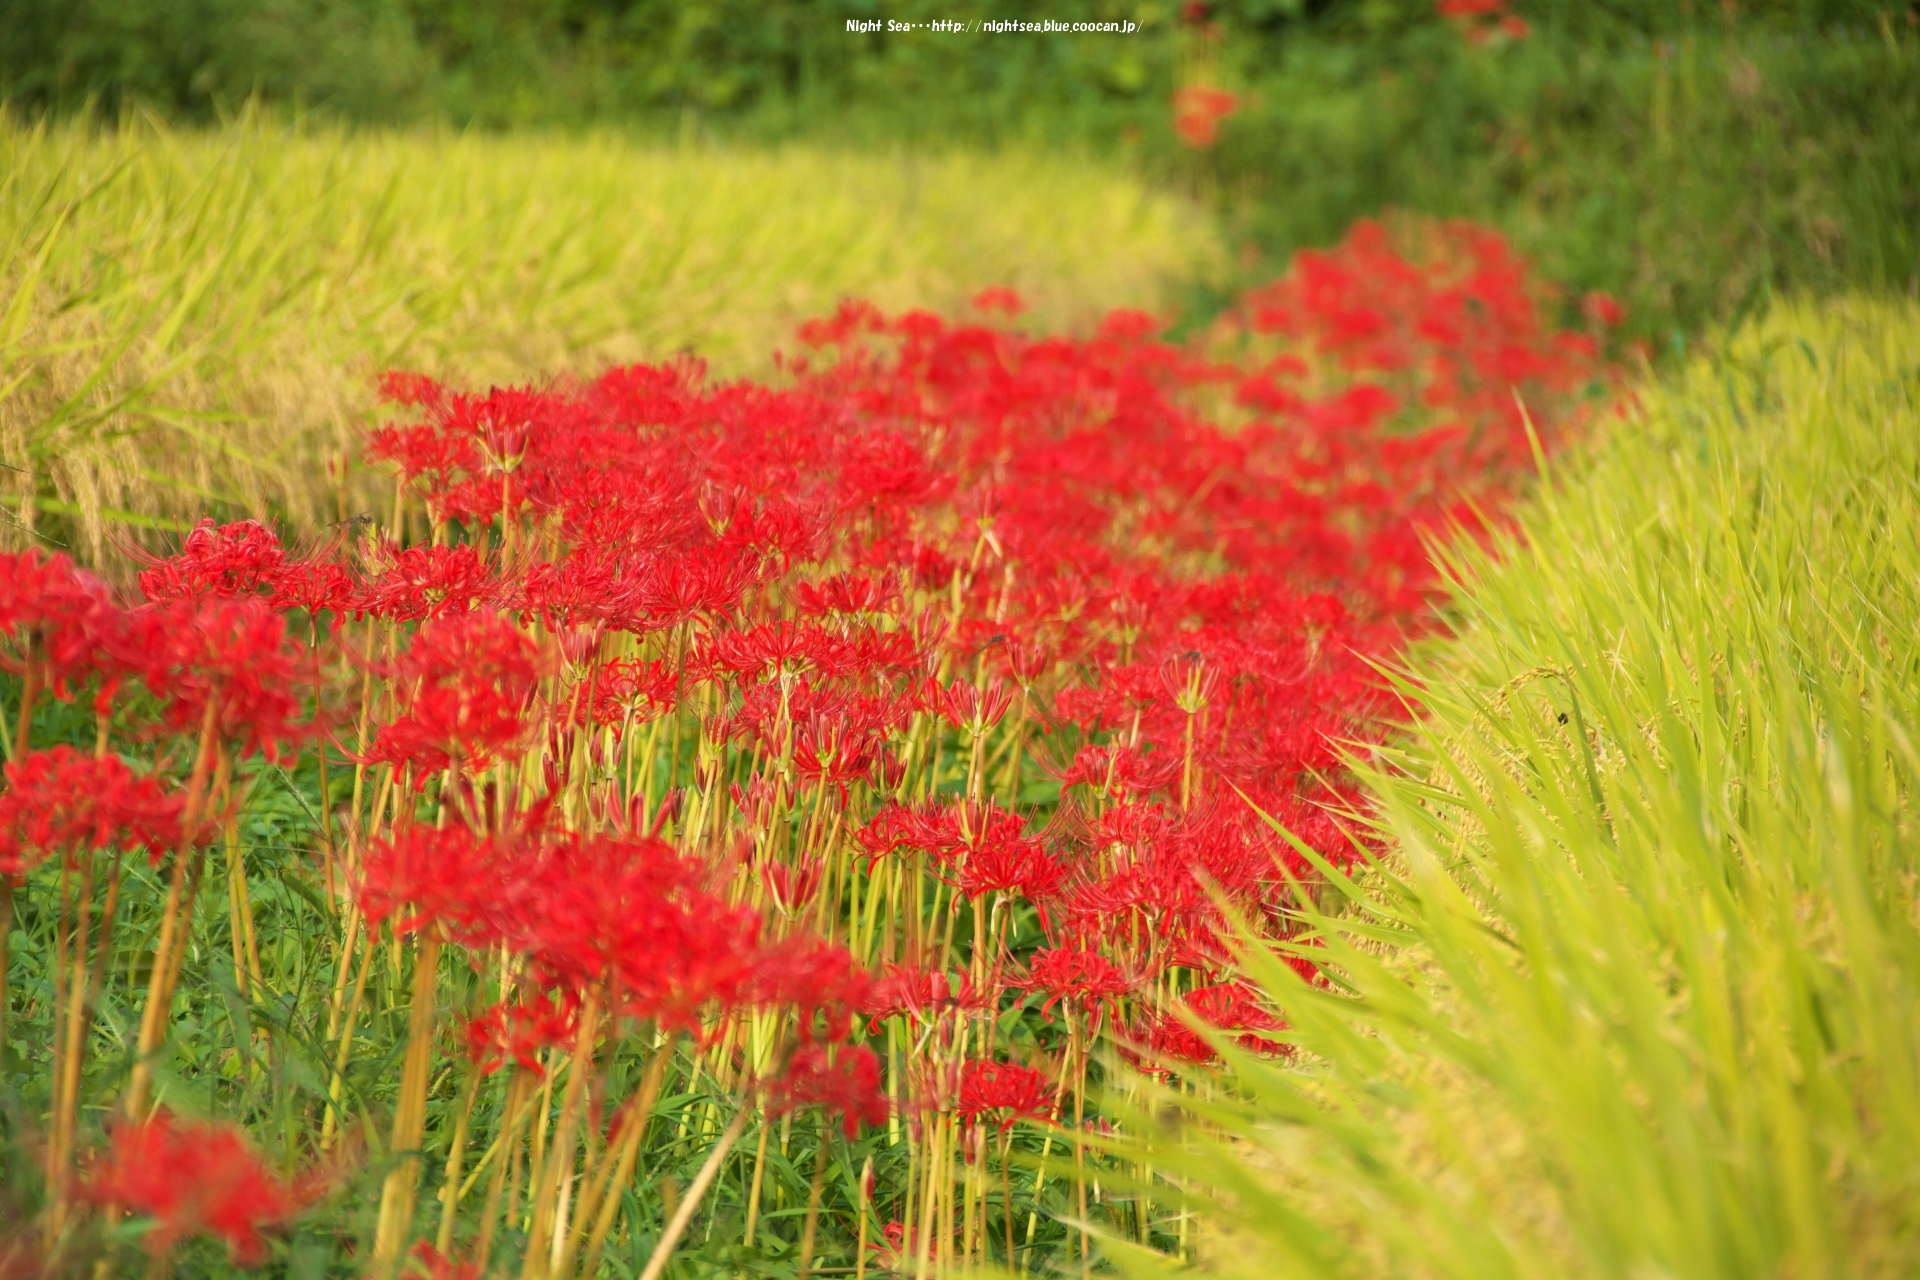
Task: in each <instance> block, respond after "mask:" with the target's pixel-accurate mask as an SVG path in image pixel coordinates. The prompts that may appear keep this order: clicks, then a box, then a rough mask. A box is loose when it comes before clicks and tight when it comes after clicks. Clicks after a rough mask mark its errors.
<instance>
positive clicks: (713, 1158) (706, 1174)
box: [640, 1107, 748, 1280]
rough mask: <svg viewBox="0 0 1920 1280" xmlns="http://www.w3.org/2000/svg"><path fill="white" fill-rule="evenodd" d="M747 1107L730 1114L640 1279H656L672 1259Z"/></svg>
mask: <svg viewBox="0 0 1920 1280" xmlns="http://www.w3.org/2000/svg"><path fill="white" fill-rule="evenodd" d="M747 1114H748V1108H746V1107H740V1108H739V1109H737V1110H736V1111H735V1112H734V1113H733V1123H731V1124H729V1125H728V1126H727V1129H726V1132H725V1133H722V1134H721V1135H720V1141H718V1142H716V1143H715V1144H714V1146H713V1150H712V1151H710V1152H708V1153H707V1161H706V1163H705V1164H703V1165H701V1166H700V1172H699V1173H697V1174H695V1175H694V1178H693V1185H692V1186H690V1187H688V1188H687V1195H686V1198H685V1199H684V1200H682V1201H681V1202H680V1207H679V1208H678V1209H676V1210H674V1214H673V1218H672V1220H671V1221H669V1222H668V1223H667V1228H666V1230H665V1231H663V1232H661V1233H660V1242H659V1243H658V1244H656V1245H654V1246H653V1256H652V1257H650V1258H648V1259H647V1269H646V1270H645V1271H642V1272H641V1273H640V1280H660V1273H661V1272H662V1271H665V1270H666V1269H667V1259H669V1258H671V1257H672V1256H673V1247H674V1246H675V1245H677V1244H679V1243H680V1237H681V1236H682V1235H683V1234H685V1233H686V1230H687V1224H688V1223H689V1222H692V1221H693V1211H694V1210H695V1209H698V1208H699V1207H700V1201H701V1200H702V1199H703V1198H705V1196H706V1194H707V1188H708V1187H711V1186H712V1185H713V1180H714V1179H715V1178H717V1177H719V1176H720V1165H721V1163H722V1162H723V1161H724V1160H725V1159H726V1158H727V1152H729V1151H731V1150H733V1144H734V1143H735V1142H738V1141H739V1140H740V1134H741V1132H742V1131H743V1130H744V1129H745V1128H746V1127H747Z"/></svg>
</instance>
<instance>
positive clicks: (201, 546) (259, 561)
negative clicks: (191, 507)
mask: <svg viewBox="0 0 1920 1280" xmlns="http://www.w3.org/2000/svg"><path fill="white" fill-rule="evenodd" d="M286 559H287V553H286V550H285V548H283V547H282V546H281V545H280V539H279V538H278V537H277V536H275V534H274V532H273V530H271V529H269V528H267V527H266V526H265V525H263V524H261V523H259V522H258V521H256V520H241V521H237V522H235V523H233V524H224V525H223V524H215V523H214V522H213V520H212V519H211V518H207V519H203V520H201V521H200V523H199V524H196V525H195V526H194V527H193V528H192V530H191V531H189V532H188V534H187V536H186V538H185V539H184V540H183V541H182V542H181V544H180V551H179V554H177V555H174V556H172V557H169V558H168V559H165V560H162V561H160V562H159V563H157V564H155V565H154V567H153V568H151V569H148V570H145V571H144V572H142V573H141V575H140V591H141V594H143V595H145V596H146V598H147V599H149V600H175V599H178V598H180V597H182V596H200V595H216V596H245V595H252V594H254V593H255V592H256V591H259V590H261V589H263V588H264V589H271V588H273V586H274V585H275V583H276V582H277V580H278V578H279V575H280V571H281V568H282V567H283V566H284V565H285V563H286Z"/></svg>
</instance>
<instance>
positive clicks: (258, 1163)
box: [86, 1110, 308, 1266]
mask: <svg viewBox="0 0 1920 1280" xmlns="http://www.w3.org/2000/svg"><path fill="white" fill-rule="evenodd" d="M86 1194H87V1197H88V1198H89V1199H91V1200H93V1201H95V1202H97V1203H100V1204H108V1205H115V1206H118V1207H119V1208H122V1209H128V1210H131V1211H133V1212H134V1213H137V1214H141V1215H143V1216H145V1217H148V1218H151V1219H153V1226H152V1227H151V1228H150V1229H149V1230H148V1231H147V1233H146V1235H145V1236H144V1237H143V1238H142V1243H143V1244H144V1245H145V1247H146V1248H147V1250H148V1252H150V1253H152V1254H153V1255H154V1256H155V1257H156V1258H157V1257H163V1256H164V1255H166V1254H167V1253H168V1252H169V1251H171V1250H172V1248H173V1246H174V1245H175V1244H177V1243H178V1242H180V1241H181V1240H184V1239H186V1238H188V1237H189V1236H194V1235H201V1234H206V1235H213V1236H218V1237H219V1238H220V1239H221V1240H223V1241H225V1242H226V1245H227V1248H228V1249H229V1251H231V1253H232V1255H233V1258H234V1260H235V1261H236V1262H239V1263H241V1264H242V1265H246V1266H250V1265H252V1264H253V1263H255V1262H258V1261H259V1260H260V1258H261V1256H262V1254H263V1253H264V1251H265V1247H266V1238H265V1235H264V1234H263V1233H264V1232H266V1231H268V1230H270V1229H272V1228H274V1227H277V1226H280V1225H282V1224H284V1223H286V1222H287V1221H288V1220H289V1219H291V1218H292V1217H293V1215H294V1214H295V1213H296V1212H298V1210H299V1209H300V1207H301V1205H302V1204H303V1203H305V1201H306V1199H307V1198H308V1196H307V1194H306V1193H305V1192H303V1190H302V1189H301V1188H299V1187H295V1186H290V1185H288V1184H287V1183H285V1182H283V1181H282V1180H281V1179H280V1178H278V1177H277V1176H275V1175H274V1174H273V1173H272V1172H271V1171H270V1170H269V1169H268V1168H267V1167H266V1165H265V1163H264V1162H263V1161H262V1160H261V1158H260V1156H259V1154H258V1153H257V1152H256V1151H254V1149H253V1147H252V1146H251V1144H249V1143H248V1141H247V1139H246V1137H245V1136H244V1135H243V1134H242V1133H241V1132H240V1131H239V1130H238V1129H235V1128H233V1127H232V1126H230V1125H223V1124H213V1123H206V1122H200V1121H193V1120H181V1119H177V1118H176V1117H174V1116H173V1115H172V1114H171V1113H170V1112H167V1111H164V1110H163V1111H157V1112H155V1113H154V1115H153V1116H152V1118H151V1119H149V1120H147V1121H146V1122H144V1123H142V1124H127V1125H122V1126H121V1127H120V1128H119V1129H118V1130H117V1131H115V1133H114V1135H113V1147H112V1150H111V1152H110V1153H109V1154H108V1155H107V1157H106V1158H105V1159H104V1160H103V1161H102V1162H101V1163H100V1164H99V1165H98V1167H96V1168H95V1169H94V1170H93V1171H92V1173H91V1174H90V1176H89V1177H88V1179H87V1182H86Z"/></svg>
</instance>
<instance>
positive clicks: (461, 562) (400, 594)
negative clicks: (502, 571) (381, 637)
mask: <svg viewBox="0 0 1920 1280" xmlns="http://www.w3.org/2000/svg"><path fill="white" fill-rule="evenodd" d="M378 558H379V560H380V561H381V562H382V567H380V568H379V570H378V572H376V573H375V574H374V575H373V576H372V577H371V578H369V579H368V580H367V581H366V582H365V583H363V584H362V585H361V587H360V590H359V592H358V593H357V594H356V595H355V596H354V597H353V598H352V600H351V601H350V602H349V604H348V607H349V608H351V609H354V610H355V611H357V612H361V613H370V614H372V615H373V616H375V617H376V618H387V619H390V620H392V621H394V622H415V621H418V620H419V619H422V618H437V617H439V616H440V615H441V614H443V613H464V612H466V611H467V610H469V609H471V608H473V607H474V606H475V605H477V604H479V603H481V602H482V601H483V600H486V599H487V598H488V597H489V596H490V595H491V594H493V592H494V591H495V590H496V589H497V587H498V584H497V583H496V582H495V581H494V579H493V576H492V574H491V572H490V571H489V569H488V567H487V565H486V563H485V562H484V561H482V560H481V558H480V556H479V553H477V552H476V551H475V550H474V549H473V548H472V547H471V546H469V545H467V544H466V543H461V544H460V545H459V546H454V547H408V548H407V549H406V550H404V551H402V550H399V549H397V548H395V547H393V546H391V545H388V546H385V547H382V548H380V549H379V551H378Z"/></svg>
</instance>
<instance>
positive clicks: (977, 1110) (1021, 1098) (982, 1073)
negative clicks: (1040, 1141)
mask: <svg viewBox="0 0 1920 1280" xmlns="http://www.w3.org/2000/svg"><path fill="white" fill-rule="evenodd" d="M1057 1092H1058V1091H1057V1090H1056V1089H1055V1088H1054V1087H1053V1085H1052V1084H1051V1083H1049V1081H1048V1080H1047V1077H1046V1076H1045V1075H1044V1074H1042V1073H1041V1072H1039V1071H1036V1070H1034V1069H1033V1068H1032V1067H1022V1066H1017V1065H1015V1064H1014V1063H1011V1062H990V1061H979V1060H975V1061H971V1062H968V1063H967V1064H966V1065H965V1066H963V1067H962V1068H961V1070H960V1103H959V1106H958V1107H957V1108H956V1109H957V1110H958V1112H959V1114H960V1115H961V1116H962V1117H963V1118H965V1119H968V1120H978V1119H979V1118H980V1117H981V1116H983V1115H985V1114H986V1113H987V1112H989V1111H1002V1112H1005V1113H1006V1114H1005V1115H1004V1116H1003V1117H1002V1118H1001V1121H1000V1128H1001V1130H1002V1131H1005V1130H1007V1129H1009V1128H1011V1127H1012V1126H1013V1122H1014V1121H1015V1120H1018V1119H1021V1118H1023V1117H1025V1118H1027V1119H1032V1120H1044V1119H1047V1118H1048V1117H1049V1116H1051V1115H1052V1113H1053V1104H1054V1099H1055V1098H1056V1096H1057Z"/></svg>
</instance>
